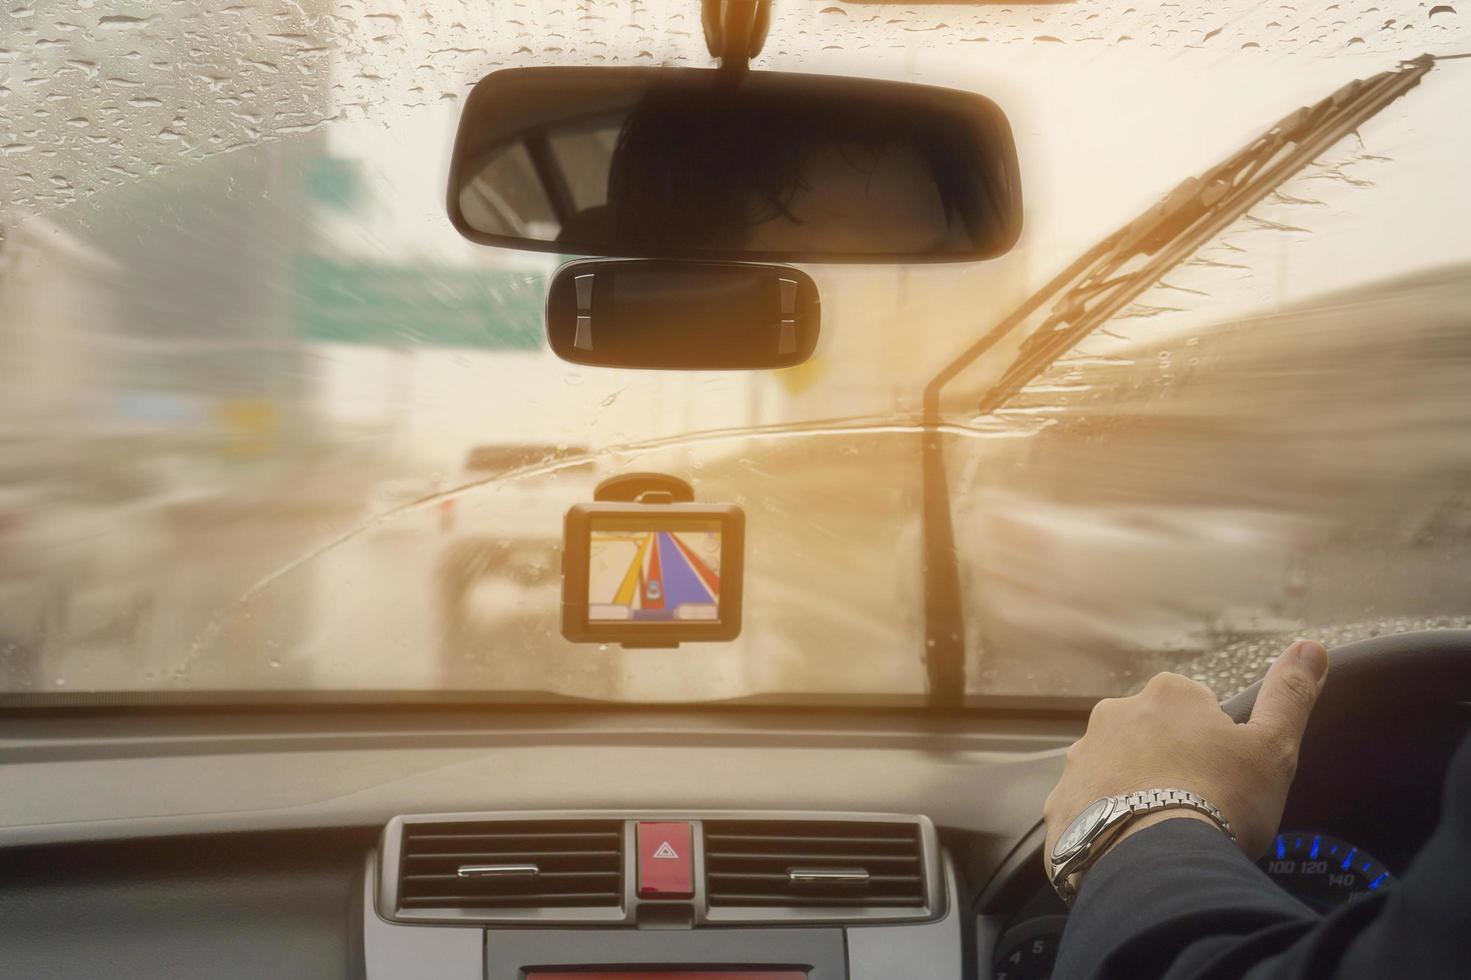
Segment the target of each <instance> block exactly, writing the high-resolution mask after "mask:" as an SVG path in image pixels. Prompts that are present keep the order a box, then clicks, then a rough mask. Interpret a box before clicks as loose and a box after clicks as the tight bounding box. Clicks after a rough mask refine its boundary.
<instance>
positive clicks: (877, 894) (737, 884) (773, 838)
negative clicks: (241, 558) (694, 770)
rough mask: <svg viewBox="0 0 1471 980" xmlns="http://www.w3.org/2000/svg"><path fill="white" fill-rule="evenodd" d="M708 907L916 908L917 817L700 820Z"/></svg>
mask: <svg viewBox="0 0 1471 980" xmlns="http://www.w3.org/2000/svg"><path fill="white" fill-rule="evenodd" d="M704 832H705V893H706V896H707V899H708V901H709V904H710V907H711V908H734V907H739V908H772V907H776V908H794V909H812V908H826V909H848V908H854V909H856V908H881V909H903V908H921V907H923V906H924V905H925V901H926V891H925V872H924V849H923V845H922V843H921V838H920V829H919V825H918V824H912V823H879V822H867V821H827V820H706V821H705V824H704Z"/></svg>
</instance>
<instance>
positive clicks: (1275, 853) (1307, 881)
mask: <svg viewBox="0 0 1471 980" xmlns="http://www.w3.org/2000/svg"><path fill="white" fill-rule="evenodd" d="M1039 863H1040V856H1039ZM1257 864H1258V866H1259V867H1260V868H1261V870H1262V871H1263V872H1264V873H1265V874H1266V875H1267V876H1268V877H1269V878H1270V879H1271V880H1272V881H1273V882H1274V883H1275V884H1276V885H1278V886H1279V887H1280V888H1282V889H1283V890H1284V891H1286V892H1287V893H1288V894H1290V895H1292V896H1294V897H1295V898H1297V899H1298V900H1299V901H1301V902H1302V903H1303V904H1304V905H1306V906H1308V907H1309V908H1311V909H1313V910H1315V911H1317V912H1330V911H1332V910H1333V909H1335V908H1338V907H1339V906H1340V905H1343V904H1345V903H1347V902H1349V901H1352V900H1353V899H1355V898H1358V897H1360V896H1362V895H1368V894H1370V893H1372V892H1374V891H1377V890H1379V889H1380V888H1385V887H1388V886H1390V884H1391V882H1392V881H1393V879H1394V873H1393V872H1391V871H1390V870H1389V868H1388V867H1387V866H1386V865H1385V864H1384V863H1383V862H1381V861H1380V860H1379V859H1377V858H1375V857H1374V856H1373V855H1372V854H1371V853H1370V852H1369V850H1368V849H1367V848H1364V847H1360V846H1358V845H1356V844H1351V843H1349V842H1348V841H1346V840H1342V839H1340V838H1338V837H1334V836H1332V835H1331V834H1326V833H1323V832H1321V831H1316V830H1296V829H1292V830H1284V831H1282V832H1280V833H1278V834H1277V836H1276V837H1275V838H1274V839H1273V841H1272V844H1271V847H1270V849H1269V850H1268V852H1267V854H1266V855H1265V856H1264V857H1263V858H1262V859H1261V860H1260V861H1259V862H1257ZM1041 877H1042V875H1041V873H1040V872H1039V873H1038V874H1037V878H1039V879H1040V878H1041ZM1067 915H1068V909H1067V906H1066V905H1064V904H1063V902H1062V900H1061V899H1059V898H1058V897H1057V895H1056V893H1055V892H1054V891H1053V889H1052V887H1051V885H1048V884H1046V883H1045V882H1043V883H1042V884H1041V885H1038V886H1036V887H1035V888H1034V890H1033V893H1032V895H1031V897H1030V899H1029V900H1028V901H1027V902H1026V904H1024V905H1023V906H1022V907H1021V909H1019V910H1018V911H1017V912H1016V913H1015V914H1014V915H1012V916H1010V917H1009V918H1006V919H1005V921H1004V923H1003V924H1002V925H1001V931H1000V932H999V934H998V935H997V936H996V939H995V941H994V944H993V950H994V951H993V953H992V957H991V973H990V975H991V977H992V978H993V980H1048V978H1049V977H1051V975H1052V967H1053V964H1054V962H1055V961H1056V959H1057V950H1058V945H1059V944H1060V943H1061V941H1062V933H1063V929H1064V928H1065V927H1066V926H1067ZM986 925H987V923H986V920H985V918H984V917H983V918H982V922H981V928H982V929H984V928H986ZM991 925H992V926H993V928H994V925H995V923H994V922H993V923H991Z"/></svg>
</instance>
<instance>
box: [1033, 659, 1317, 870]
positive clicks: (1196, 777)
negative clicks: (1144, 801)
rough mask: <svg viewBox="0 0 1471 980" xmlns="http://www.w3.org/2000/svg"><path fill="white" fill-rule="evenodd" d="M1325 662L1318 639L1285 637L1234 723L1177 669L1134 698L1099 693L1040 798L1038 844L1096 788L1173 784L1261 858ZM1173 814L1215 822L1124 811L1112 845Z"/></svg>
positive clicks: (1096, 793)
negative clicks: (1245, 716) (1248, 708)
mask: <svg viewBox="0 0 1471 980" xmlns="http://www.w3.org/2000/svg"><path fill="white" fill-rule="evenodd" d="M1327 670H1328V651H1327V650H1325V649H1324V648H1323V646H1322V645H1321V644H1319V643H1314V642H1312V641H1310V640H1299V641H1298V642H1296V643H1294V644H1292V645H1291V646H1290V647H1288V648H1287V650H1286V651H1285V652H1284V653H1283V654H1282V655H1281V656H1280V657H1278V658H1277V660H1276V662H1275V663H1273V664H1272V667H1271V669H1270V670H1268V671H1267V676H1266V678H1265V679H1264V680H1263V681H1262V688H1261V693H1260V694H1258V695H1257V699H1256V707H1255V708H1254V709H1253V710H1252V713H1251V720H1250V721H1248V722H1247V723H1245V724H1242V725H1238V724H1236V723H1235V722H1234V721H1232V720H1231V719H1230V718H1229V717H1228V716H1227V715H1226V713H1225V712H1223V711H1222V710H1221V708H1220V705H1218V704H1217V703H1216V697H1215V695H1214V694H1212V693H1211V692H1210V690H1209V689H1208V688H1206V687H1205V685H1203V684H1197V683H1196V682H1195V681H1192V680H1188V679H1187V678H1184V677H1181V676H1180V675H1178V674H1159V675H1157V676H1155V677H1154V678H1152V679H1151V680H1150V682H1149V683H1148V684H1147V685H1146V686H1145V688H1144V690H1143V691H1141V692H1139V693H1138V694H1136V695H1134V696H1133V697H1128V698H1113V699H1110V700H1107V701H1100V702H1099V703H1098V704H1097V705H1096V706H1095V707H1094V708H1093V714H1092V715H1091V716H1090V717H1089V719H1088V731H1087V733H1086V734H1084V736H1083V737H1082V738H1080V739H1078V741H1077V742H1076V743H1074V744H1073V746H1072V747H1071V748H1070V749H1068V753H1067V765H1066V767H1065V768H1064V769H1063V772H1062V778H1061V779H1059V780H1058V783H1057V786H1056V787H1055V788H1054V789H1053V790H1052V794H1051V795H1050V796H1048V797H1047V802H1046V803H1045V804H1044V805H1043V809H1042V814H1043V816H1044V817H1045V819H1046V821H1047V846H1046V850H1045V851H1043V853H1044V854H1051V853H1052V845H1053V843H1054V842H1055V841H1056V840H1057V837H1058V835H1059V834H1061V833H1062V831H1063V829H1064V828H1065V827H1067V825H1068V824H1069V823H1071V822H1072V820H1073V818H1074V817H1076V816H1077V815H1078V814H1080V813H1082V812H1083V810H1084V809H1086V808H1087V806H1088V804H1090V803H1092V802H1093V801H1094V800H1096V799H1098V798H1099V797H1101V796H1117V795H1119V794H1121V793H1132V792H1134V791H1136V790H1149V789H1168V788H1175V789H1184V790H1189V791H1190V792H1192V793H1196V794H1198V795H1199V796H1202V797H1204V798H1205V799H1206V800H1207V801H1209V802H1210V803H1212V804H1214V805H1215V806H1216V807H1217V808H1218V809H1220V811H1221V812H1222V813H1223V814H1224V815H1225V817H1226V819H1227V820H1229V821H1230V822H1231V829H1232V830H1234V831H1235V832H1236V840H1237V842H1238V843H1239V844H1240V846H1241V849H1242V850H1243V851H1245V852H1246V854H1247V856H1248V857H1251V858H1257V857H1260V856H1261V855H1262V854H1263V853H1265V851H1266V849H1267V844H1268V843H1269V842H1270V841H1271V839H1272V835H1273V834H1275V833H1276V832H1277V824H1278V822H1279V821H1281V819H1282V807H1283V806H1284V805H1285V804H1286V802H1287V789H1288V787H1289V786H1291V785H1292V777H1293V774H1294V773H1295V772H1296V770H1297V751H1298V747H1299V745H1300V744H1301V742H1302V733H1303V729H1304V728H1305V727H1306V726H1307V722H1308V715H1309V714H1310V713H1311V712H1312V710H1313V704H1314V703H1315V702H1316V701H1317V699H1318V692H1319V691H1320V690H1321V689H1322V686H1323V677H1324V675H1325V674H1326V673H1327ZM1176 818H1179V819H1191V818H1194V819H1196V820H1204V821H1206V822H1207V823H1210V824H1211V826H1215V823H1214V822H1213V821H1211V819H1210V818H1209V817H1207V816H1205V815H1204V814H1201V813H1196V812H1195V811H1194V810H1186V809H1179V810H1162V811H1159V812H1158V813H1151V814H1147V815H1145V816H1143V817H1139V818H1136V819H1134V820H1131V821H1130V822H1129V823H1128V824H1127V825H1126V826H1125V828H1124V829H1123V831H1122V832H1120V833H1119V834H1118V835H1117V836H1116V837H1115V838H1114V840H1113V841H1112V842H1111V844H1116V843H1118V841H1120V840H1123V839H1124V838H1125V837H1127V836H1128V835H1129V834H1131V833H1134V832H1136V831H1139V830H1142V829H1144V828H1145V827H1148V826H1150V825H1151V824H1154V823H1157V822H1159V821H1160V820H1169V819H1176Z"/></svg>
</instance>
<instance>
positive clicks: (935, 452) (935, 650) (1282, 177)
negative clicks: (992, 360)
mask: <svg viewBox="0 0 1471 980" xmlns="http://www.w3.org/2000/svg"><path fill="white" fill-rule="evenodd" d="M1436 60H1437V59H1436V58H1435V57H1433V56H1431V55H1421V56H1420V57H1418V58H1415V59H1413V60H1411V61H1406V62H1403V63H1401V65H1400V66H1399V67H1398V68H1395V69H1392V70H1390V71H1385V72H1380V73H1379V74H1377V75H1373V76H1371V77H1369V78H1364V79H1355V80H1354V81H1351V82H1349V83H1348V84H1347V85H1344V86H1343V87H1342V88H1340V89H1338V91H1336V92H1334V93H1333V94H1332V95H1330V96H1328V97H1327V98H1326V99H1323V100H1322V101H1321V102H1317V103H1314V104H1313V105H1310V106H1304V107H1303V108H1301V109H1298V110H1297V111H1295V112H1293V113H1291V114H1289V115H1288V116H1287V117H1286V118H1284V119H1282V120H1280V121H1279V122H1278V123H1277V124H1276V125H1274V126H1272V127H1271V128H1270V129H1268V130H1267V131H1266V132H1265V133H1264V134H1263V135H1261V136H1260V137H1258V138H1257V139H1256V140H1255V141H1253V142H1252V143H1251V144H1249V145H1248V146H1246V147H1245V148H1244V149H1242V150H1240V151H1238V152H1237V153H1235V154H1233V155H1232V156H1230V157H1228V158H1227V159H1226V160H1224V161H1222V162H1221V163H1219V164H1217V165H1216V166H1214V167H1212V168H1211V169H1210V170H1207V171H1206V172H1205V173H1203V174H1201V175H1200V176H1198V177H1190V178H1188V179H1186V180H1185V181H1184V182H1183V183H1181V184H1180V185H1179V186H1178V187H1176V188H1175V189H1174V190H1172V191H1170V192H1169V193H1168V194H1166V195H1165V196H1164V198H1163V199H1162V200H1161V201H1160V202H1159V203H1158V204H1156V205H1154V206H1153V207H1152V208H1150V209H1149V210H1148V211H1145V212H1144V213H1143V214H1141V215H1139V216H1138V217H1137V218H1135V219H1134V220H1132V221H1130V222H1129V223H1128V224H1126V225H1124V226H1123V227H1122V228H1120V229H1118V230H1117V231H1115V232H1114V233H1113V234H1111V235H1109V236H1108V237H1107V238H1104V239H1103V240H1102V241H1101V242H1099V243H1098V244H1097V245H1095V246H1093V247H1092V248H1091V249H1089V250H1088V251H1087V252H1085V253H1084V254H1083V255H1082V256H1080V257H1079V258H1078V259H1077V260H1076V261H1075V262H1073V263H1072V264H1071V265H1069V266H1068V267H1067V268H1066V269H1064V270H1063V271H1062V272H1061V273H1059V274H1058V275H1057V276H1056V277H1055V278H1053V279H1052V281H1051V282H1049V283H1047V285H1045V286H1043V287H1042V289H1040V290H1038V291H1037V292H1036V293H1034V294H1033V295H1032V296H1030V297H1029V298H1028V299H1027V300H1026V301H1025V302H1024V303H1022V305H1021V306H1020V307H1019V308H1018V309H1017V310H1016V311H1015V312H1013V313H1012V314H1011V315H1009V316H1007V317H1006V318H1005V319H1003V320H1002V321H1001V322H1000V323H998V324H996V326H994V327H992V328H991V329H990V330H989V331H987V332H986V333H985V334H984V335H983V336H982V337H981V338H980V339H979V340H977V341H976V342H975V343H974V344H972V345H971V346H970V347H968V348H967V349H966V350H964V351H962V352H961V353H960V355H959V356H958V357H956V358H955V359H954V360H953V361H951V362H950V363H949V364H947V365H946V366H945V367H944V368H943V369H941V371H940V372H939V373H938V374H936V375H935V376H934V378H932V379H931V380H930V382H929V384H927V385H926V386H925V390H924V414H923V423H924V428H925V433H924V443H923V448H922V458H921V478H922V480H923V486H924V508H923V513H924V553H925V563H924V569H925V658H926V666H927V669H928V674H929V689H930V700H931V701H932V702H933V703H935V704H937V705H949V706H956V705H959V704H961V703H962V701H963V700H964V696H965V615H964V611H963V607H962V605H961V595H960V565H959V557H958V556H957V555H956V553H955V532H954V526H953V520H952V516H951V513H950V487H949V481H948V479H947V477H946V471H945V453H944V437H943V436H942V435H941V434H940V429H939V426H940V395H941V393H942V392H943V391H944V389H945V387H946V386H947V385H949V384H950V382H952V381H954V380H955V379H956V378H957V377H958V376H959V375H960V373H961V372H962V371H964V370H965V369H966V368H967V367H969V366H970V365H971V364H973V363H975V362H976V360H978V359H979V358H980V357H981V356H982V355H984V354H985V353H986V352H987V351H990V350H991V349H992V348H994V347H995V346H996V344H997V343H998V342H999V341H1001V340H1003V339H1004V338H1006V337H1008V336H1010V335H1012V334H1013V333H1015V332H1016V331H1017V330H1019V329H1021V328H1023V327H1024V326H1027V325H1029V324H1030V325H1032V329H1031V330H1030V331H1029V332H1028V333H1027V335H1026V339H1025V340H1024V341H1023V342H1022V344H1021V349H1020V352H1019V354H1018V356H1017V358H1016V359H1015V360H1014V361H1013V362H1012V363H1011V365H1010V366H1009V367H1008V368H1007V369H1006V371H1005V372H1004V373H1003V374H1002V376H1001V379H1000V380H999V381H998V382H997V383H996V384H995V385H993V386H992V387H991V388H989V389H988V390H987V391H986V392H985V393H984V394H983V395H982V396H981V399H980V404H979V412H978V414H981V415H985V414H988V413H991V412H994V411H995V410H996V409H998V408H1000V407H1001V406H1003V405H1005V404H1006V403H1007V401H1009V400H1010V399H1011V398H1012V396H1014V395H1015V394H1016V393H1017V392H1018V391H1020V390H1021V389H1022V388H1023V387H1024V386H1025V385H1027V384H1028V383H1029V382H1031V381H1032V380H1033V379H1035V378H1036V377H1037V376H1038V375H1040V374H1041V373H1042V372H1043V371H1045V370H1047V368H1049V367H1050V366H1051V365H1052V364H1053V362H1055V361H1056V360H1057V359H1058V358H1059V357H1061V356H1062V355H1063V354H1064V353H1066V352H1067V351H1069V350H1071V349H1072V348H1073V347H1074V346H1075V345H1076V344H1077V343H1078V342H1079V341H1081V340H1082V339H1083V338H1084V337H1086V336H1088V335H1089V334H1090V333H1092V332H1093V331H1094V330H1095V329H1097V328H1098V326H1099V325H1100V324H1102V323H1104V322H1106V321H1107V320H1108V319H1110V318H1111V317H1113V316H1114V315H1115V314H1116V313H1118V312H1119V311H1120V310H1122V309H1123V308H1124V307H1125V306H1126V305H1128V304H1129V303H1131V302H1133V300H1134V299H1135V298H1137V297H1138V296H1139V294H1140V293H1142V292H1144V290H1146V289H1148V288H1149V287H1150V286H1153V285H1154V284H1155V283H1156V282H1158V281H1159V280H1160V278H1161V277H1163V276H1164V275H1165V274H1166V273H1167V272H1169V271H1170V270H1171V269H1173V268H1174V267H1175V266H1176V265H1178V264H1179V263H1181V262H1182V261H1184V260H1185V259H1187V258H1189V257H1190V256H1191V255H1193V254H1194V253H1195V251H1196V250H1197V249H1199V248H1200V247H1201V246H1202V245H1204V244H1206V243H1207V242H1208V241H1210V240H1211V239H1212V238H1213V237H1215V236H1216V235H1218V234H1219V233H1220V232H1222V231H1223V230H1225V228H1226V227H1227V226H1228V225H1230V224H1231V223H1232V222H1234V221H1236V220H1237V219H1238V218H1240V217H1241V216H1242V215H1244V214H1245V213H1246V212H1247V211H1248V210H1250V209H1251V208H1252V207H1254V206H1256V205H1257V204H1258V203H1259V202H1260V201H1261V200H1262V199H1263V198H1265V197H1266V196H1267V195H1268V194H1270V193H1271V192H1272V191H1273V190H1274V189H1276V188H1277V187H1278V186H1280V185H1281V184H1282V183H1283V182H1284V181H1286V180H1287V179H1288V178H1289V177H1292V176H1293V175H1294V174H1296V173H1297V172H1298V171H1300V170H1302V169H1303V168H1304V167H1305V166H1307V165H1308V164H1309V163H1311V162H1312V161H1313V160H1314V159H1316V158H1317V157H1318V156H1319V155H1321V154H1322V153H1323V152H1324V151H1325V150H1327V149H1328V148H1329V147H1331V146H1332V145H1333V144H1335V143H1337V142H1338V141H1339V140H1341V139H1343V138H1344V137H1345V136H1347V135H1348V134H1350V133H1352V132H1353V131H1354V130H1355V129H1357V128H1358V127H1359V126H1361V125H1363V124H1364V123H1365V122H1367V121H1368V120H1370V119H1372V118H1373V117H1374V116H1376V115H1378V114H1379V113H1380V112H1381V111H1382V110H1383V109H1384V108H1385V107H1387V106H1388V105H1390V104H1391V103H1393V102H1394V101H1395V100H1396V99H1398V98H1399V97H1400V96H1402V95H1404V94H1405V93H1406V92H1408V91H1409V90H1410V89H1412V88H1414V87H1415V86H1416V85H1418V84H1419V83H1420V79H1421V78H1422V77H1424V76H1425V74H1426V73H1427V72H1429V71H1430V69H1431V68H1433V67H1434V66H1435V62H1436Z"/></svg>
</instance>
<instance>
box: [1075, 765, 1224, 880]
mask: <svg viewBox="0 0 1471 980" xmlns="http://www.w3.org/2000/svg"><path fill="white" fill-rule="evenodd" d="M1176 809H1186V810H1195V811H1196V812H1198V813H1203V814H1205V815H1206V816H1208V817H1210V818H1211V819H1212V820H1214V821H1215V822H1216V825H1217V826H1218V827H1220V828H1221V832H1222V833H1224V834H1225V835H1226V836H1227V837H1229V838H1230V839H1231V840H1232V842H1235V840H1236V834H1235V832H1234V831H1233V830H1232V829H1231V822H1230V821H1228V820H1227V819H1226V818H1225V817H1224V816H1222V815H1221V811H1220V810H1217V809H1216V808H1215V807H1213V806H1211V805H1210V804H1209V803H1207V802H1206V801H1205V800H1204V799H1202V798H1201V797H1199V796H1196V795H1195V794H1194V793H1191V792H1190V791H1188V790H1183V789H1146V790H1142V791H1140V792H1138V793H1126V794H1124V795H1123V796H1105V797H1102V798H1100V799H1097V800H1094V801H1093V802H1092V803H1090V804H1088V808H1087V809H1086V810H1084V811H1083V812H1082V813H1080V814H1078V816H1077V817H1076V818H1075V819H1074V820H1073V822H1072V823H1070V824H1068V825H1067V828H1066V829H1064V830H1063V832H1062V833H1061V834H1060V835H1059V836H1058V838H1057V843H1056V844H1054V845H1052V853H1051V854H1049V855H1048V856H1047V863H1048V867H1049V869H1050V872H1051V878H1052V887H1053V888H1056V889H1057V894H1058V895H1060V896H1061V897H1062V900H1063V901H1064V902H1066V903H1067V904H1068V905H1071V904H1073V899H1074V898H1075V897H1077V894H1078V891H1077V882H1076V881H1075V878H1076V877H1077V875H1079V874H1080V873H1081V872H1082V871H1083V870H1085V869H1086V868H1088V867H1091V866H1092V864H1093V862H1094V861H1096V860H1098V858H1099V857H1100V856H1101V855H1102V853H1103V850H1104V848H1105V846H1106V845H1107V844H1108V842H1109V841H1111V840H1113V839H1114V837H1116V836H1117V835H1118V832H1119V831H1120V830H1122V829H1123V828H1124V825H1125V824H1127V823H1128V822H1129V821H1131V820H1133V819H1134V818H1135V817H1141V816H1143V815H1144V814H1146V813H1155V812H1158V811H1160V810H1176Z"/></svg>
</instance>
